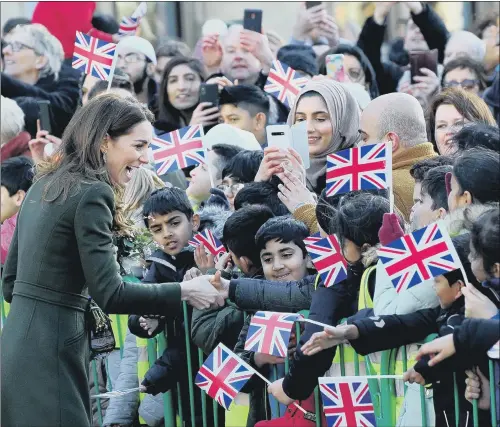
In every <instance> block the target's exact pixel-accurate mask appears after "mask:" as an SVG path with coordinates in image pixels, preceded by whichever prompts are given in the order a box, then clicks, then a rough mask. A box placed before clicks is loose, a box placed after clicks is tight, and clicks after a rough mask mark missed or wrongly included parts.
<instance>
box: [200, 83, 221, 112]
mask: <svg viewBox="0 0 500 427" xmlns="http://www.w3.org/2000/svg"><path fill="white" fill-rule="evenodd" d="M200 102H211V103H212V106H213V107H218V106H219V86H218V85H216V84H206V83H202V84H201V85H200ZM210 108H211V107H210Z"/></svg>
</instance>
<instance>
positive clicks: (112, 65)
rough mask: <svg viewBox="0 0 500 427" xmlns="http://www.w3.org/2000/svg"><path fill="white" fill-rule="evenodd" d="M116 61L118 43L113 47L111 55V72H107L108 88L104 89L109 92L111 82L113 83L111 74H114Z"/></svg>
mask: <svg viewBox="0 0 500 427" xmlns="http://www.w3.org/2000/svg"><path fill="white" fill-rule="evenodd" d="M117 62H118V44H117V45H116V48H115V55H114V56H113V63H112V64H111V72H110V73H109V78H108V88H107V89H106V92H109V91H110V90H111V84H112V83H113V76H114V75H115V68H116V63H117Z"/></svg>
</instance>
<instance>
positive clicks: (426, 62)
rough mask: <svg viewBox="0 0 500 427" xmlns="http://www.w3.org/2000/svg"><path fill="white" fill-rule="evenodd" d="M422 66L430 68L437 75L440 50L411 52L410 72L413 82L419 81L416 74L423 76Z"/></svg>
mask: <svg viewBox="0 0 500 427" xmlns="http://www.w3.org/2000/svg"><path fill="white" fill-rule="evenodd" d="M421 68H428V69H429V70H431V71H432V72H434V73H435V74H436V75H437V71H438V50H437V49H432V50H424V51H416V52H410V72H411V82H412V84H414V83H417V82H415V80H414V77H415V76H422V75H423V74H422V73H421V72H420V69H421Z"/></svg>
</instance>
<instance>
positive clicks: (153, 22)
mask: <svg viewBox="0 0 500 427" xmlns="http://www.w3.org/2000/svg"><path fill="white" fill-rule="evenodd" d="M428 3H429V4H430V5H431V7H433V8H434V9H435V10H436V11H437V13H438V14H439V15H440V16H441V17H442V18H443V20H444V21H445V23H446V25H447V27H448V29H449V30H450V31H454V30H458V29H467V30H474V28H475V25H476V24H477V23H478V22H480V21H481V20H483V19H485V18H486V17H492V16H495V15H498V2H496V1H493V2H481V1H477V2H476V1H466V2H428ZM138 4H139V2H106V1H105V2H98V3H97V9H96V12H99V13H105V14H110V15H113V16H114V17H115V18H116V19H117V20H120V19H121V17H122V16H129V15H130V14H131V13H132V12H133V11H134V10H135V8H136V7H137V5H138ZM147 4H148V14H147V19H145V20H143V21H142V23H141V36H142V37H145V38H147V39H149V40H150V41H152V42H154V41H155V39H156V38H160V37H165V36H169V37H173V38H182V39H183V40H184V41H185V42H186V43H188V44H189V45H190V46H191V47H193V46H194V45H195V44H196V41H197V40H198V38H199V37H200V35H201V28H202V26H203V23H204V22H205V21H206V20H208V19H213V18H218V19H222V20H223V21H225V22H226V23H232V22H238V21H242V19H243V11H244V9H247V8H248V9H262V10H263V27H264V29H266V30H270V29H272V30H274V31H275V32H277V33H278V34H279V35H280V36H281V37H282V38H283V39H284V40H288V39H289V37H290V35H291V27H292V25H293V23H294V22H295V17H296V14H297V10H298V8H299V2H272V1H267V2H259V1H256V2H250V1H245V2H210V1H207V2H188V1H186V2H180V1H179V2H147ZM325 4H326V5H327V8H328V10H329V11H330V12H331V13H332V15H333V16H334V17H335V18H336V19H337V23H338V25H339V28H340V31H341V36H342V37H344V38H347V39H351V40H355V39H356V38H357V34H358V33H359V31H360V30H361V27H362V25H363V22H364V21H365V19H366V18H367V17H368V16H370V15H371V14H372V13H373V8H374V2H325ZM35 5H36V2H9V3H6V2H2V3H1V14H0V16H1V25H2V26H3V24H4V23H5V22H6V21H7V20H8V19H10V18H14V17H26V18H30V17H31V15H32V13H33V9H34V7H35ZM408 15H409V13H408V9H407V8H406V7H405V6H403V5H401V4H396V5H395V6H394V7H393V8H392V10H391V13H390V16H389V31H388V32H387V36H388V37H389V38H391V39H392V38H394V37H398V36H402V35H404V29H405V25H406V21H407V17H408Z"/></svg>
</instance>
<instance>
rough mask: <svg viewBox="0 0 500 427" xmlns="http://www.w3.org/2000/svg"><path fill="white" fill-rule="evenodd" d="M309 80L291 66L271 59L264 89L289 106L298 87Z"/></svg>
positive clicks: (297, 91) (293, 100)
mask: <svg viewBox="0 0 500 427" xmlns="http://www.w3.org/2000/svg"><path fill="white" fill-rule="evenodd" d="M308 81H309V79H308V78H307V77H304V76H303V75H302V74H300V73H299V72H298V71H295V70H294V69H293V68H292V67H289V66H288V65H286V64H283V63H282V62H280V61H278V60H277V59H276V60H275V61H273V66H272V68H271V71H269V76H267V81H266V85H265V86H264V90H265V91H266V92H267V93H269V94H270V95H273V96H274V97H275V98H277V99H278V100H279V101H281V102H282V103H283V104H285V105H286V106H287V107H289V108H291V107H292V105H293V104H294V102H295V98H297V95H298V93H299V92H300V89H302V87H304V86H305V84H306V83H307V82H308Z"/></svg>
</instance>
